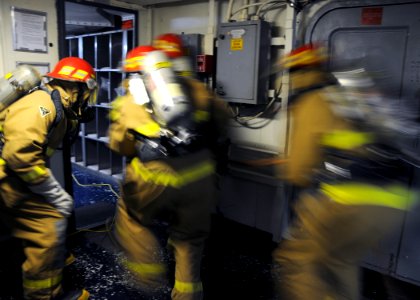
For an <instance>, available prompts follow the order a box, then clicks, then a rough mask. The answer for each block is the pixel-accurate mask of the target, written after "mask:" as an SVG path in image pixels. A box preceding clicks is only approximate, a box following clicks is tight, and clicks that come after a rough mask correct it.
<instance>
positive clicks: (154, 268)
mask: <svg viewBox="0 0 420 300" xmlns="http://www.w3.org/2000/svg"><path fill="white" fill-rule="evenodd" d="M123 264H124V266H125V267H126V268H127V269H129V270H130V271H132V272H134V273H137V274H139V275H141V276H148V275H149V276H150V275H161V274H163V273H165V272H166V267H165V265H163V264H142V263H135V262H131V261H124V262H123Z"/></svg>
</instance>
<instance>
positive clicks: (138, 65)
mask: <svg viewBox="0 0 420 300" xmlns="http://www.w3.org/2000/svg"><path fill="white" fill-rule="evenodd" d="M156 50H157V49H156V48H155V47H153V46H149V45H145V46H138V47H136V48H134V49H132V50H130V51H129V52H128V53H127V56H126V58H125V60H124V64H123V68H122V69H123V71H124V72H141V71H143V70H144V58H145V57H146V55H147V54H148V53H150V52H152V51H156Z"/></svg>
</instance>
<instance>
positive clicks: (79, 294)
mask: <svg viewBox="0 0 420 300" xmlns="http://www.w3.org/2000/svg"><path fill="white" fill-rule="evenodd" d="M89 295H90V294H89V292H88V291H86V290H85V289H75V290H71V291H68V292H64V293H63V294H61V295H60V296H58V297H57V298H54V300H87V299H89Z"/></svg>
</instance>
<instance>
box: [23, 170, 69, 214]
mask: <svg viewBox="0 0 420 300" xmlns="http://www.w3.org/2000/svg"><path fill="white" fill-rule="evenodd" d="M29 188H30V190H31V191H32V192H33V193H35V194H38V195H41V196H43V197H44V198H45V200H46V201H47V202H48V203H50V204H52V205H53V206H54V207H56V208H57V210H58V211H59V212H60V213H61V214H62V215H63V216H65V217H69V216H70V215H71V212H72V210H73V198H72V197H71V196H70V195H69V194H68V193H67V192H66V191H65V190H64V189H63V188H62V187H61V185H60V184H59V183H58V181H57V180H56V179H55V178H54V176H53V175H52V174H51V176H50V177H48V178H47V179H46V180H44V181H42V182H41V183H39V184H36V185H32V186H29Z"/></svg>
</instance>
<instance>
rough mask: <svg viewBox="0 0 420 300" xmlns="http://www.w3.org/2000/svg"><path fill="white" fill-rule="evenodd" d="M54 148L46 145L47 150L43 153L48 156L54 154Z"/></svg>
mask: <svg viewBox="0 0 420 300" xmlns="http://www.w3.org/2000/svg"><path fill="white" fill-rule="evenodd" d="M54 151H55V149H54V148H51V147H47V150H46V151H45V155H47V156H48V157H51V156H52V155H53V154H54Z"/></svg>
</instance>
